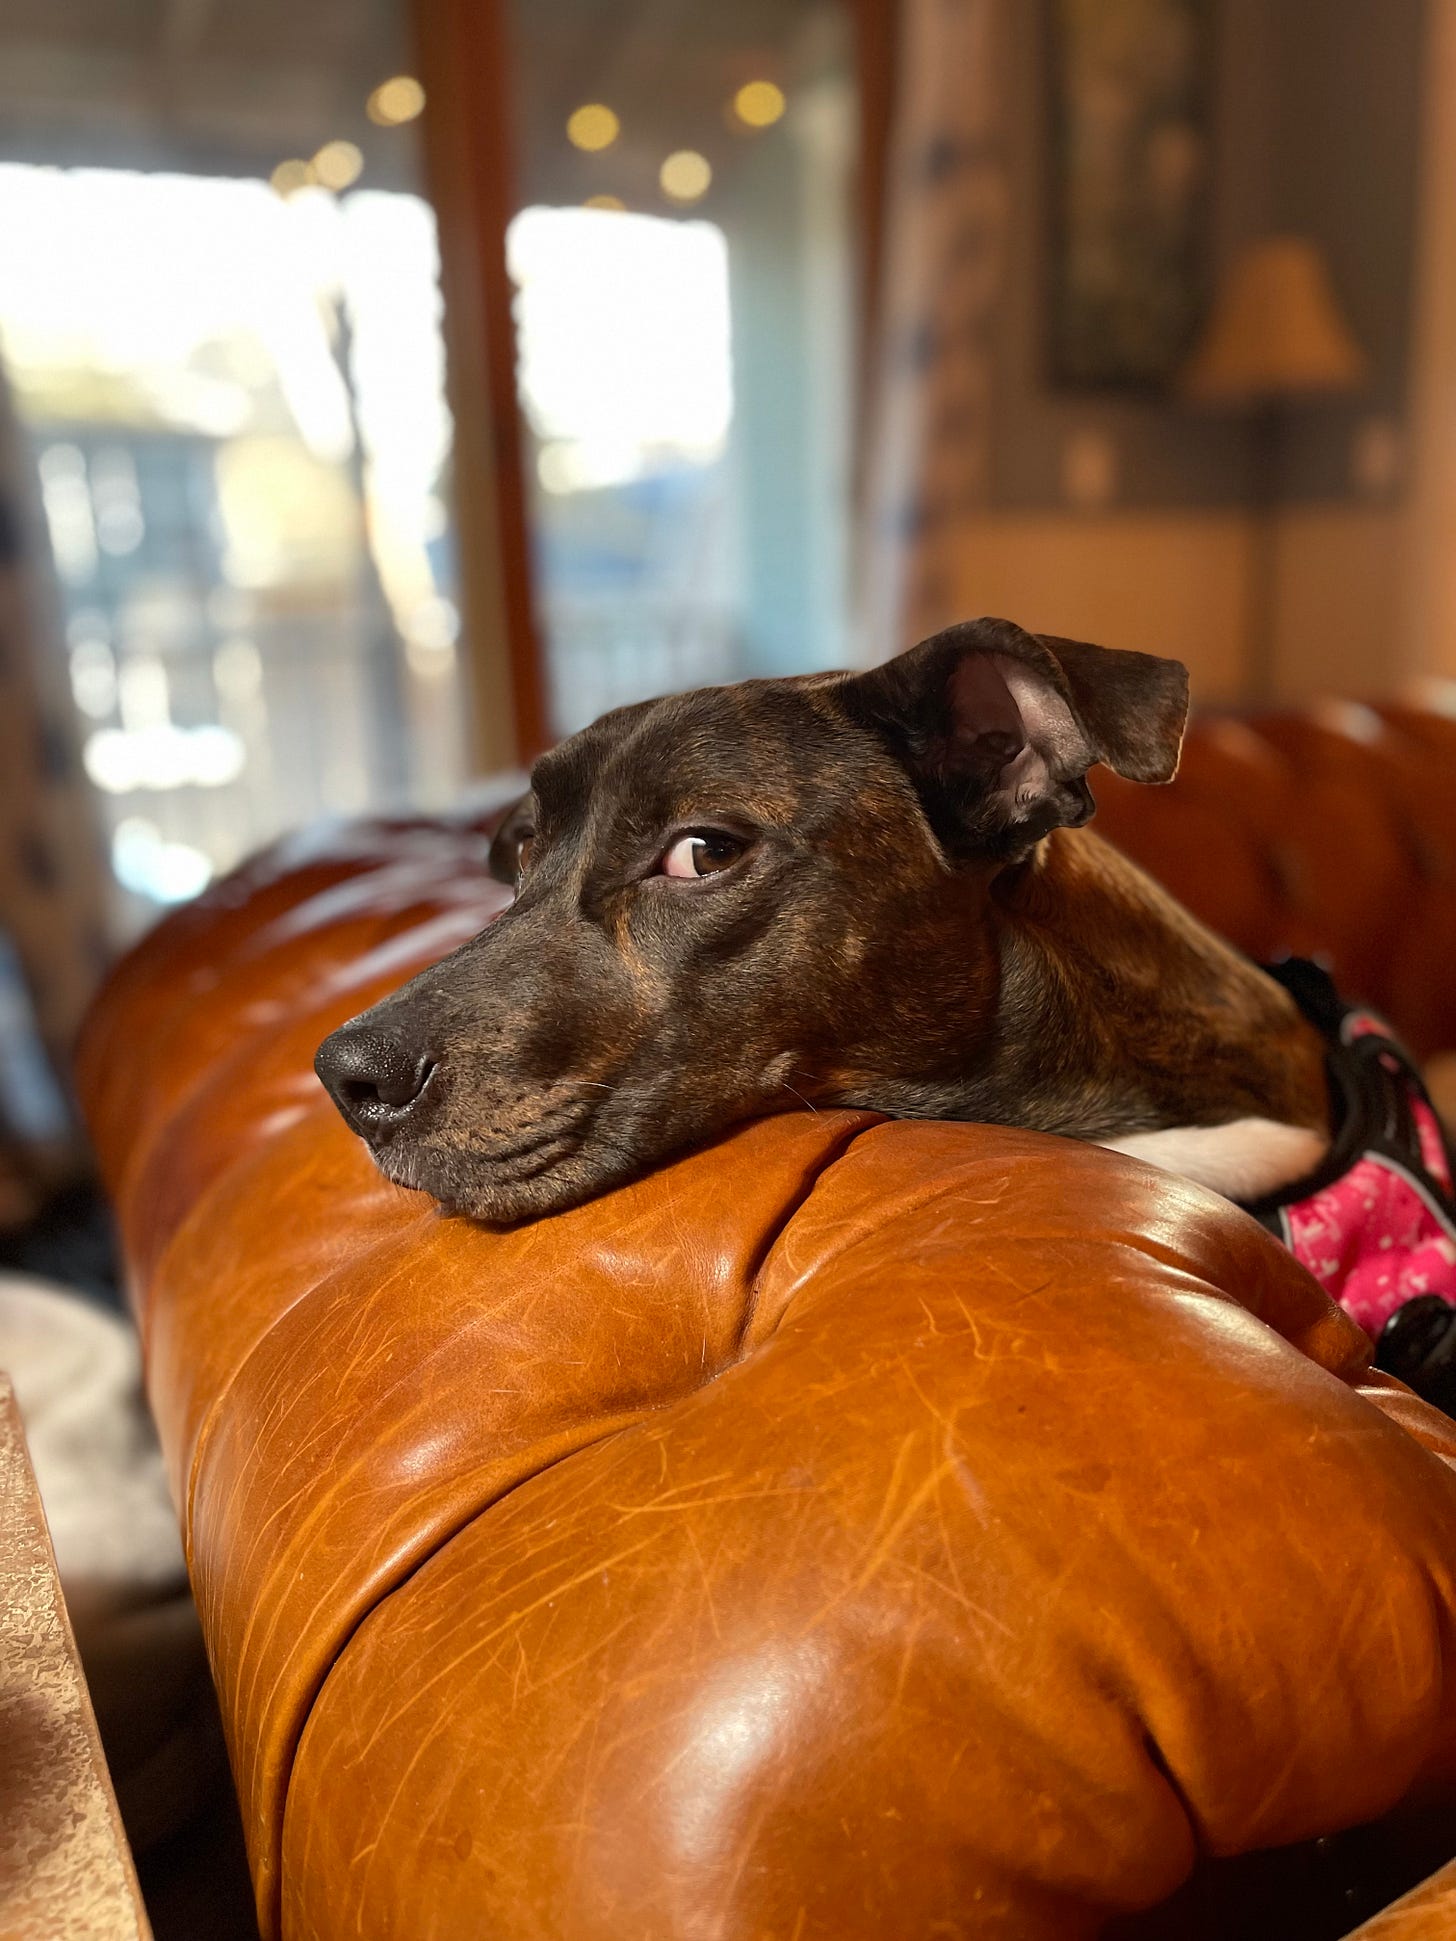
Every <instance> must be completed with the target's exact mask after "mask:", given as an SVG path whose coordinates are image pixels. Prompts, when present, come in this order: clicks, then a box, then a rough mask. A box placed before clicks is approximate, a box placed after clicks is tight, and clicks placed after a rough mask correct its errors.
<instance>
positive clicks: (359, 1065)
mask: <svg viewBox="0 0 1456 1941" xmlns="http://www.w3.org/2000/svg"><path fill="white" fill-rule="evenodd" d="M313 1068H314V1070H315V1071H316V1072H317V1073H318V1075H319V1077H320V1078H321V1079H322V1080H323V1082H324V1085H325V1086H326V1087H327V1089H328V1093H329V1096H330V1098H332V1100H333V1101H334V1104H335V1105H336V1106H338V1108H339V1110H340V1112H342V1113H343V1115H344V1117H345V1119H346V1120H347V1121H348V1122H349V1124H350V1125H351V1126H352V1127H353V1129H354V1131H355V1132H357V1133H358V1134H359V1135H360V1137H361V1138H363V1139H367V1140H368V1141H369V1143H370V1145H371V1146H377V1145H380V1144H382V1143H383V1141H384V1140H386V1139H387V1138H389V1136H390V1135H391V1134H392V1133H393V1132H395V1131H397V1130H398V1128H399V1126H400V1125H401V1123H402V1122H403V1121H404V1120H405V1119H406V1118H408V1116H409V1114H410V1112H411V1110H412V1109H413V1108H414V1106H415V1104H416V1103H417V1102H418V1100H419V1096H420V1094H421V1092H423V1091H424V1089H425V1082H426V1080H427V1079H428V1078H429V1076H430V1073H431V1072H432V1071H433V1070H434V1066H433V1064H432V1063H431V1061H430V1060H429V1059H428V1058H426V1057H424V1056H422V1055H419V1054H416V1053H414V1052H411V1051H408V1050H406V1048H405V1047H404V1046H403V1045H402V1044H400V1043H399V1041H398V1039H395V1038H391V1037H390V1036H389V1034H388V1033H387V1032H384V1031H377V1030H375V1029H374V1027H373V1026H372V1025H366V1024H357V1023H356V1024H344V1025H340V1026H339V1029H338V1030H337V1031H335V1032H333V1033H331V1034H330V1036H329V1037H327V1038H325V1039H324V1041H323V1043H322V1044H321V1045H320V1046H319V1048H318V1051H317V1053H316V1054H315V1057H314V1061H313Z"/></svg>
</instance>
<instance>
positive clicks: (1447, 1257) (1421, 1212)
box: [1280, 1011, 1456, 1336]
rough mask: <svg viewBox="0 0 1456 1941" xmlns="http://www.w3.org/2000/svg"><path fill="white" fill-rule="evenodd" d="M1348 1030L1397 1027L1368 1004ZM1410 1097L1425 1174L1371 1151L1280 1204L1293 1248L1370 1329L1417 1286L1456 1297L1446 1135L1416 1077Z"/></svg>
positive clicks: (1362, 1032) (1345, 1037)
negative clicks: (1325, 1182)
mask: <svg viewBox="0 0 1456 1941" xmlns="http://www.w3.org/2000/svg"><path fill="white" fill-rule="evenodd" d="M1340 1036H1341V1039H1342V1041H1343V1042H1344V1043H1345V1044H1346V1045H1349V1044H1351V1043H1353V1042H1355V1041H1356V1040H1358V1039H1361V1038H1371V1037H1376V1038H1381V1039H1384V1040H1387V1041H1389V1040H1390V1036H1391V1034H1390V1031H1389V1028H1388V1027H1387V1026H1386V1025H1384V1024H1383V1023H1382V1022H1381V1020H1380V1019H1378V1018H1376V1017H1374V1016H1372V1015H1371V1013H1369V1012H1368V1011H1352V1012H1350V1013H1349V1014H1348V1015H1347V1017H1346V1018H1345V1019H1344V1021H1343V1023H1342V1026H1341V1031H1340ZM1379 1058H1380V1062H1381V1064H1382V1065H1383V1066H1384V1067H1385V1069H1386V1071H1387V1072H1388V1073H1389V1074H1390V1076H1391V1077H1392V1078H1393V1079H1396V1080H1400V1079H1402V1078H1403V1077H1404V1075H1405V1074H1404V1071H1403V1067H1402V1062H1401V1060H1400V1059H1399V1058H1398V1057H1397V1056H1396V1055H1395V1054H1394V1053H1393V1052H1387V1051H1384V1050H1382V1051H1381V1052H1380V1053H1379ZM1407 1102H1408V1106H1409V1111H1410V1116H1411V1121H1412V1131H1413V1133H1414V1137H1415V1141H1416V1144H1417V1146H1418V1148H1419V1157H1420V1169H1421V1170H1423V1171H1424V1174H1425V1175H1426V1177H1424V1178H1422V1177H1421V1171H1420V1170H1417V1169H1415V1168H1411V1167H1408V1166H1406V1165H1404V1164H1402V1163H1401V1160H1400V1159H1399V1158H1398V1157H1397V1156H1395V1155H1394V1154H1392V1153H1390V1152H1386V1151H1366V1152H1364V1153H1362V1154H1361V1155H1360V1156H1359V1157H1358V1158H1357V1159H1356V1160H1355V1163H1354V1164H1353V1165H1352V1166H1351V1167H1350V1168H1349V1169H1348V1171H1346V1172H1344V1173H1342V1174H1341V1176H1340V1177H1339V1178H1338V1179H1337V1180H1334V1181H1333V1182H1332V1183H1330V1184H1328V1185H1326V1186H1324V1187H1322V1188H1320V1189H1319V1190H1318V1191H1316V1192H1313V1193H1311V1194H1310V1195H1309V1196H1308V1197H1307V1198H1306V1199H1302V1200H1297V1201H1295V1202H1294V1203H1293V1204H1292V1205H1286V1206H1284V1207H1281V1208H1280V1221H1281V1224H1282V1226H1283V1228H1284V1237H1285V1240H1286V1241H1287V1243H1288V1245H1289V1247H1290V1248H1291V1249H1292V1251H1293V1252H1294V1255H1295V1257H1296V1258H1297V1259H1298V1260H1299V1261H1300V1262H1301V1263H1302V1264H1303V1265H1304V1266H1305V1267H1307V1268H1308V1269H1309V1271H1310V1273H1312V1274H1313V1275H1314V1277H1315V1279H1316V1280H1317V1281H1318V1282H1319V1283H1320V1285H1321V1286H1322V1287H1323V1288H1324V1289H1325V1291H1326V1292H1327V1293H1328V1294H1330V1295H1331V1296H1332V1297H1333V1298H1334V1299H1335V1300H1336V1301H1338V1302H1339V1304H1340V1306H1341V1307H1343V1308H1344V1310H1345V1312H1346V1313H1347V1314H1349V1315H1350V1316H1351V1318H1352V1319H1353V1320H1356V1321H1358V1322H1359V1324H1360V1326H1361V1327H1362V1328H1364V1329H1365V1331H1366V1332H1367V1333H1368V1334H1370V1335H1372V1336H1377V1335H1379V1333H1380V1330H1381V1329H1382V1328H1383V1327H1384V1326H1385V1324H1386V1322H1387V1321H1388V1320H1389V1319H1390V1317H1391V1315H1392V1314H1394V1313H1395V1311H1396V1309H1397V1308H1399V1307H1403V1306H1404V1305H1405V1303H1406V1302H1407V1301H1410V1300H1414V1299H1415V1297H1416V1296H1417V1295H1419V1294H1438V1295H1440V1296H1441V1297H1442V1299H1444V1300H1446V1301H1449V1302H1451V1303H1452V1305H1453V1306H1456V1222H1453V1219H1452V1214H1451V1170H1450V1166H1449V1164H1448V1161H1447V1157H1446V1149H1445V1143H1444V1141H1443V1139H1442V1136H1441V1131H1440V1127H1439V1125H1438V1122H1437V1120H1436V1115H1435V1113H1434V1112H1433V1111H1432V1110H1431V1107H1430V1105H1429V1103H1428V1102H1427V1101H1426V1099H1425V1098H1424V1097H1423V1096H1422V1095H1421V1094H1420V1093H1419V1091H1418V1090H1417V1089H1416V1088H1415V1087H1414V1086H1412V1087H1411V1088H1410V1091H1409V1095H1408V1101H1407ZM1413 1156H1414V1155H1413ZM1438 1194H1439V1195H1440V1196H1441V1197H1438ZM1442 1198H1444V1200H1445V1202H1446V1203H1445V1204H1444V1205H1443V1204H1442Z"/></svg>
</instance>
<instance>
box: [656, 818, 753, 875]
mask: <svg viewBox="0 0 1456 1941" xmlns="http://www.w3.org/2000/svg"><path fill="white" fill-rule="evenodd" d="M747 847H748V844H747V843H746V842H743V841H742V840H741V839H740V838H739V837H737V836H729V835H725V834H724V832H723V831H722V830H721V829H704V830H698V831H696V832H695V833H694V834H693V835H691V836H680V837H679V838H678V840H677V841H676V842H675V843H674V844H673V846H672V848H671V849H669V850H668V852H667V854H666V855H665V856H664V857H663V859H662V861H661V862H660V863H659V864H658V865H657V872H658V874H659V875H660V876H675V877H678V878H686V877H693V876H716V875H717V874H718V873H719V871H720V870H725V869H731V868H732V866H733V865H734V863H736V862H737V861H738V858H739V857H740V856H741V855H742V854H743V852H744V850H745V849H747Z"/></svg>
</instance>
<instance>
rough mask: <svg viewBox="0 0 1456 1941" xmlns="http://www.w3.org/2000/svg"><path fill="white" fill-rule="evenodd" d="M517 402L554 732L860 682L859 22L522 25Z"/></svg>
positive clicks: (788, 3) (757, 17)
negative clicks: (851, 537) (748, 680)
mask: <svg viewBox="0 0 1456 1941" xmlns="http://www.w3.org/2000/svg"><path fill="white" fill-rule="evenodd" d="M513 22H514V34H515V50H516V51H515V62H516V97H517V102H518V109H517V125H518V129H519V149H520V163H519V183H518V187H519V190H520V201H521V204H522V207H521V212H520V213H519V214H518V215H517V217H516V219H515V221H514V223H513V224H512V227H511V231H510V236H509V264H510V270H511V275H512V278H513V280H514V282H515V284H516V286H517V291H518V295H517V302H516V318H517V329H518V351H519V365H518V381H519V387H520V395H521V402H522V409H523V412H524V415H525V418H526V423H527V427H528V452H529V480H528V484H529V491H530V503H531V511H532V520H533V529H534V531H533V536H534V542H535V554H536V561H537V593H538V603H539V609H540V613H541V618H542V624H543V633H544V635H545V651H546V658H547V677H548V683H547V684H548V694H549V702H550V706H551V710H552V715H553V725H554V726H555V728H556V729H557V730H558V731H560V732H563V733H564V732H569V731H570V730H572V729H574V728H577V727H580V726H581V725H583V723H585V722H587V721H589V720H591V719H592V718H593V717H594V716H595V715H597V714H599V713H601V712H602V710H603V709H605V708H608V707H612V706H616V705H618V704H620V703H622V702H626V701H632V700H637V699H640V698H642V697H643V696H646V695H650V694H656V693H662V692H664V691H668V690H671V689H674V688H680V687H687V686H693V685H696V684H699V683H703V682H710V681H722V680H733V679H737V678H740V677H742V676H745V675H750V674H779V673H790V672H798V671H801V670H807V669H811V668H816V667H832V666H836V665H840V664H842V662H843V660H844V658H845V655H846V651H847V649H846V644H845V614H846V604H847V602H846V584H845V583H846V577H847V568H848V547H847V539H846V533H847V511H846V508H847V502H848V468H849V446H850V429H851V418H852V382H851V323H852V316H853V300H852V292H853V282H852V276H853V265H852V261H851V244H850V236H851V221H850V216H851V211H850V178H851V170H852V166H853V160H854V156H853V139H854V131H855V102H854V92H853V83H852V75H851V62H850V48H849V44H848V24H847V12H846V10H845V9H843V8H842V7H840V6H839V5H837V4H835V0H824V4H815V3H814V0H810V3H809V4H804V0H750V3H749V4H743V5H739V6H736V7H734V8H731V9H729V8H682V9H676V10H673V11H672V12H670V13H669V14H667V15H664V14H663V13H662V11H661V10H660V9H655V8H653V7H652V6H651V5H649V4H643V3H642V0H633V4H629V5H627V6H626V7H622V6H611V7H609V6H606V5H604V4H594V3H587V4H574V5H572V6H569V7H568V6H549V7H542V6H538V5H536V4H534V0H516V4H515V8H514V13H513Z"/></svg>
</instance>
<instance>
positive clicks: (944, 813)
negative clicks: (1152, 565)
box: [840, 620, 1188, 858]
mask: <svg viewBox="0 0 1456 1941" xmlns="http://www.w3.org/2000/svg"><path fill="white" fill-rule="evenodd" d="M840 699H841V701H842V703H843V705H844V707H845V709H846V711H847V712H848V713H849V714H850V716H851V718H852V719H854V720H856V721H858V722H859V723H860V724H861V725H862V726H864V727H867V728H870V729H872V730H874V732H875V733H876V734H878V735H879V736H880V737H881V739H882V740H884V741H885V742H886V743H887V744H888V746H889V747H890V748H891V750H892V751H893V752H894V753H895V755H896V756H897V757H898V758H899V759H900V760H901V761H902V762H903V763H904V764H905V766H906V768H907V769H908V770H909V772H910V776H911V779H912V780H913V781H914V783H915V786H916V789H917V790H918V792H919V794H920V798H921V801H922V803H923V804H924V806H925V809H926V813H927V815H928V816H929V817H930V821H931V826H932V827H933V828H934V829H935V832H936V834H937V836H939V838H940V840H941V842H942V843H943V844H944V845H945V846H946V847H947V848H948V849H949V850H950V851H951V852H952V853H955V854H966V853H968V852H972V851H982V852H985V853H989V854H991V855H996V856H1004V857H1007V858H1011V857H1014V856H1017V855H1020V854H1023V853H1024V852H1025V850H1026V849H1028V848H1029V847H1030V846H1031V844H1032V843H1034V842H1036V841H1037V840H1038V839H1039V838H1040V837H1042V836H1044V835H1046V834H1047V833H1048V831H1049V830H1052V829H1055V828H1058V827H1061V826H1069V827H1074V828H1075V827H1078V826H1080V825H1081V824H1082V823H1084V822H1086V821H1087V819H1088V817H1089V816H1090V815H1091V814H1092V809H1093V802H1092V796H1091V792H1090V790H1089V789H1088V787H1087V782H1086V774H1087V770H1088V769H1089V768H1091V767H1092V766H1093V765H1094V764H1095V763H1097V762H1105V763H1106V765H1107V766H1108V767H1109V768H1111V769H1113V770H1115V771H1116V773H1117V774H1119V775H1125V776H1127V777H1128V778H1129V779H1130V780H1131V781H1135V782H1168V781H1171V780H1172V778H1173V775H1174V773H1175V772H1176V770H1177V767H1178V749H1179V745H1180V743H1181V741H1182V738H1183V724H1184V721H1185V719H1186V717H1187V713H1188V671H1187V669H1186V668H1185V667H1184V666H1183V665H1182V664H1181V663H1180V662H1178V661H1174V660H1160V659H1158V658H1157V657H1156V656H1154V655H1152V654H1136V653H1126V652H1121V651H1118V650H1117V649H1114V648H1109V647H1094V646H1092V645H1091V644H1090V643H1089V642H1087V641H1081V640H1061V639H1058V638H1056V637H1054V636H1051V635H1045V636H1044V635H1038V634H1029V633H1027V632H1026V631H1025V630H1024V629H1023V628H1021V627H1018V626H1015V625H1014V624H1013V623H1012V622H1011V621H1009V620H969V621H965V622H963V623H962V624H961V625H959V626H956V627H948V628H946V630H945V631H944V632H943V633H938V634H934V635H932V636H931V638H930V639H929V640H923V641H921V643H920V645H919V646H918V647H912V648H911V649H910V651H909V652H908V653H906V654H901V655H900V656H899V657H898V658H897V659H895V660H892V661H887V662H886V663H885V665H884V666H883V667H877V668H875V669H874V670H873V671H872V672H871V673H868V674H861V675H857V676H855V677H853V678H852V679H850V680H848V681H846V682H845V684H844V686H843V688H842V689H841V690H840Z"/></svg>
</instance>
